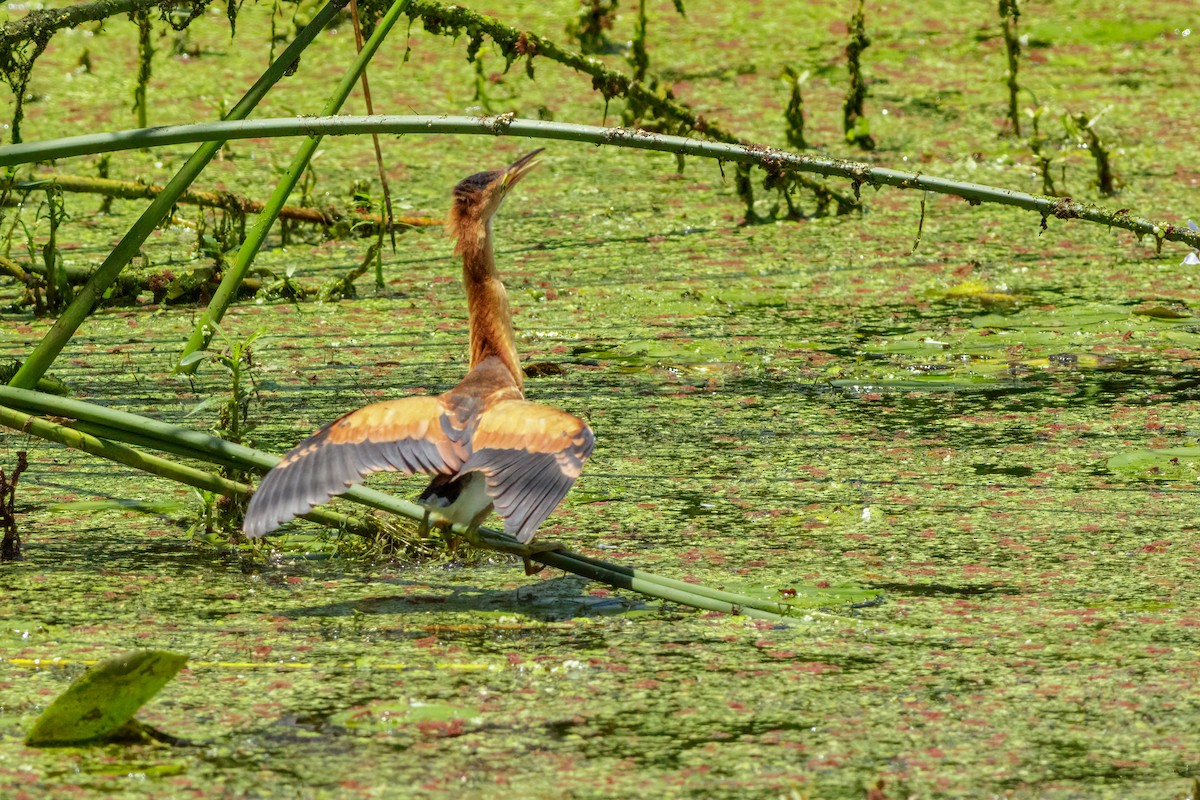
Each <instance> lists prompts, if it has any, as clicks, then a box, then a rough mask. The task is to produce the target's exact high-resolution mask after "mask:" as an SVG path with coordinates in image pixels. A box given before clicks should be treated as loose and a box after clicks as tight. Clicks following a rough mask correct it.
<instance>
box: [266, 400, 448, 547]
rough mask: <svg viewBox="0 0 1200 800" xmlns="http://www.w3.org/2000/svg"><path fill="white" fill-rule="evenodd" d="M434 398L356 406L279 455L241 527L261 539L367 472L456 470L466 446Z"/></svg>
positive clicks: (437, 473)
mask: <svg viewBox="0 0 1200 800" xmlns="http://www.w3.org/2000/svg"><path fill="white" fill-rule="evenodd" d="M445 413H446V407H445V406H444V405H443V403H442V401H441V399H440V398H437V397H424V396H421V397H406V398H404V399H402V400H390V401H388V402H384V403H375V404H373V405H369V406H367V407H366V408H360V409H359V410H358V411H353V412H351V413H349V414H347V415H346V416H344V417H341V418H340V419H337V420H334V421H333V422H331V423H329V424H328V425H326V426H325V427H324V428H321V430H319V431H317V432H316V433H314V434H313V435H312V436H310V437H308V438H307V439H305V440H304V441H303V442H301V443H300V444H298V445H296V447H295V448H294V449H293V450H292V451H291V452H290V453H288V454H287V455H286V456H284V457H283V460H282V461H280V462H279V463H278V464H277V465H275V468H274V469H272V470H271V471H270V472H268V473H267V474H266V476H265V477H264V478H263V480H262V483H261V484H260V485H259V487H258V491H256V492H255V493H254V496H253V497H251V498H250V505H249V507H248V508H247V509H246V522H245V524H244V526H243V528H244V530H245V531H246V535H247V536H251V537H254V536H263V535H265V534H267V533H270V532H271V531H273V530H275V529H276V528H278V527H279V526H280V525H282V524H283V523H285V522H287V521H288V520H290V519H292V518H293V517H297V516H299V515H301V514H306V513H308V512H309V511H310V510H312V508H313V507H314V506H317V505H320V504H321V503H324V502H325V501H326V500H328V499H329V498H331V497H333V496H334V495H338V494H341V493H342V492H344V491H346V489H348V488H349V487H350V486H352V485H354V484H356V483H359V482H360V481H362V480H363V479H364V478H366V477H367V476H368V475H370V474H371V473H372V472H379V471H381V470H396V471H399V472H403V473H405V474H406V475H410V474H412V473H414V472H423V473H425V474H427V475H451V474H454V473H456V472H457V471H458V470H459V469H460V468H461V467H462V466H463V463H464V462H465V461H466V459H467V450H466V447H464V446H463V445H462V444H460V443H459V442H457V441H455V440H454V439H452V438H450V436H448V435H447V428H448V426H444V425H443V417H444V415H445Z"/></svg>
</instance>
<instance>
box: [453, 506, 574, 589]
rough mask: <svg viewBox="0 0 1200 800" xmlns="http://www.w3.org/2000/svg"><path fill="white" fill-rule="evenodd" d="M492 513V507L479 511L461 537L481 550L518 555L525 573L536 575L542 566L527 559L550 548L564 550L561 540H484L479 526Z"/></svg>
mask: <svg viewBox="0 0 1200 800" xmlns="http://www.w3.org/2000/svg"><path fill="white" fill-rule="evenodd" d="M491 513H492V509H490V508H487V509H484V510H483V511H482V512H480V513H479V514H478V515H477V516H476V517H475V518H474V519H473V520H471V523H470V524H469V525H467V529H466V531H465V532H464V533H463V538H464V539H466V540H467V541H468V542H470V543H471V545H473V546H474V547H477V548H479V549H481V550H496V551H499V552H501V553H512V554H513V555H515V556H520V557H521V559H522V560H523V561H524V562H525V574H526V575H536V574H537V573H539V572H541V571H542V569H544V567H541V566H535V565H534V564H533V562H531V561H530V560H529V559H530V557H531V556H535V555H537V554H538V553H549V552H550V551H552V550H564V549H566V548H565V546H564V545H563V544H562V543H561V542H549V541H543V542H529V543H527V544H521V543H519V542H510V541H506V540H503V539H501V540H487V541H485V540H484V539H483V537H482V536H480V535H479V528H480V526H481V525H483V521H484V520H485V519H487V518H488V516H489V515H490V514H491Z"/></svg>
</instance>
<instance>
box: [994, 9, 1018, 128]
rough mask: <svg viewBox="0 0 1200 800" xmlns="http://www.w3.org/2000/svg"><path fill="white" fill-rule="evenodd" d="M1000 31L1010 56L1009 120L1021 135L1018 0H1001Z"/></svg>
mask: <svg viewBox="0 0 1200 800" xmlns="http://www.w3.org/2000/svg"><path fill="white" fill-rule="evenodd" d="M999 12H1000V32H1001V33H1002V34H1003V36H1004V52H1005V55H1006V57H1007V58H1008V66H1007V68H1006V69H1005V71H1004V81H1005V84H1006V85H1007V86H1008V121H1009V123H1011V124H1012V127H1013V134H1014V135H1016V136H1020V135H1021V114H1020V112H1019V111H1018V109H1017V95H1018V94H1019V93H1020V91H1021V87H1020V85H1019V84H1018V83H1017V69H1018V68H1019V67H1020V65H1021V37H1020V36H1019V35H1018V34H1017V23H1018V21H1019V20H1020V18H1021V9H1020V6H1018V0H999Z"/></svg>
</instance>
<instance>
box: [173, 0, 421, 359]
mask: <svg viewBox="0 0 1200 800" xmlns="http://www.w3.org/2000/svg"><path fill="white" fill-rule="evenodd" d="M408 4H409V0H396V1H395V2H394V3H392V7H391V8H389V9H388V11H387V13H386V14H384V15H383V18H382V19H380V20H379V22H378V23H377V24H376V25H375V30H374V31H373V32H372V33H371V38H370V39H368V40H367V43H366V44H364V45H363V48H362V50H360V51H359V52H358V55H357V56H356V57H355V59H354V62H353V63H352V64H351V65H350V67H349V68H348V69H347V70H346V71H345V73H344V74H343V75H342V79H341V80H340V81H339V82H338V85H337V87H336V88H335V89H334V91H333V94H332V96H330V98H329V101H328V102H327V103H326V104H325V109H324V112H323V113H324V114H325V116H331V115H333V114H336V113H337V112H338V110H340V109H341V107H342V105H343V104H344V103H345V102H346V98H348V97H349V96H350V92H351V91H352V90H353V89H354V86H355V84H357V83H358V81H359V78H360V76H361V75H362V73H363V70H364V69H366V68H367V63H368V62H369V61H370V60H371V57H372V56H374V55H375V51H376V50H378V49H379V46H380V45H381V44H383V40H384V39H385V38H387V35H388V33H389V32H390V31H391V30H392V27H393V26H394V25H395V24H396V22H397V21H398V20H399V19H400V15H401V14H403V13H404V11H405V9H406V8H408ZM321 139H322V137H321V136H320V135H310V136H308V137H306V138H305V140H304V141H303V142H302V143H301V145H300V147H299V149H297V151H296V155H295V156H293V158H292V163H291V164H289V165H288V168H287V170H286V171H285V172H284V174H283V177H282V178H280V179H279V183H277V184H276V185H275V191H273V192H272V193H271V196H270V198H269V199H268V200H267V202H266V205H265V206H264V207H263V210H262V211H261V212H260V213H259V215H258V218H257V219H256V220H255V221H254V226H253V227H252V228H251V229H250V230H249V231H248V232H247V234H246V238H245V240H244V241H243V242H242V246H241V248H240V249H239V250H238V254H237V258H235V259H234V260H233V263H232V264H230V265H229V268H228V269H226V270H225V273H224V275H222V276H221V283H220V285H219V286H217V290H216V291H215V292H213V296H212V299H211V300H209V301H208V308H206V309H205V310H204V313H203V314H202V315H201V316H200V320H199V321H198V322H197V323H196V328H195V330H193V331H192V335H191V337H189V338H188V341H187V344H185V345H184V347H183V352H181V353H180V354H179V363H178V364H177V365H176V367H175V371H176V372H178V373H182V374H187V375H191V374H192V373H194V372H195V371H196V366H197V364H198V363H199V362H196V361H193V362H190V363H186V361H187V357H188V356H190V355H191V354H192V353H195V352H197V351H199V350H204V349H205V348H207V347H208V343H209V341H211V340H212V336H213V333H214V331H215V328H214V324H215V323H218V322H220V321H221V319H222V318H223V317H224V316H225V312H226V311H227V310H228V309H229V306H230V305H231V304H232V303H233V301H234V298H235V296H236V295H237V289H238V286H239V285H240V284H241V282H242V279H243V278H245V277H246V272H247V270H249V269H250V264H251V262H253V261H254V257H255V256H256V255H258V251H259V249H260V248H261V247H262V245H263V242H265V241H266V239H267V232H268V231H270V229H271V226H272V225H274V224H275V219H276V217H278V216H279V210H280V209H281V208H283V206H284V204H285V203H286V202H287V199H288V196H289V195H291V193H292V190H293V189H294V188H296V183H297V182H298V181H299V180H300V176H301V175H303V174H304V170H305V169H306V168H307V167H308V164H309V162H310V161H311V160H312V157H313V155H314V154H315V153H316V152H317V148H318V147H319V146H320V144H321Z"/></svg>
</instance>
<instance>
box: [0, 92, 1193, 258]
mask: <svg viewBox="0 0 1200 800" xmlns="http://www.w3.org/2000/svg"><path fill="white" fill-rule="evenodd" d="M367 133H394V134H412V133H423V134H443V133H455V134H473V135H477V136H502V135H503V136H523V137H527V138H531V139H553V140H559V141H571V142H584V143H587V144H595V145H611V146H614V147H634V148H637V149H639V150H655V151H658V152H663V153H674V154H676V155H687V156H698V157H700V158H714V159H717V160H718V161H722V162H725V161H730V162H733V163H737V164H754V165H757V166H760V167H762V168H763V169H765V170H767V171H768V172H770V173H772V174H776V173H790V172H812V173H815V174H818V175H825V176H828V177H835V178H843V179H845V180H849V181H850V182H852V183H853V184H854V185H856V186H862V185H868V186H894V187H896V188H900V189H915V190H917V191H923V192H932V193H935V194H948V195H953V196H955V197H961V198H963V199H964V200H966V201H967V202H969V203H970V204H971V205H979V204H980V203H994V204H998V205H1005V206H1013V207H1016V208H1021V209H1024V210H1027V211H1032V212H1034V213H1035V214H1038V215H1040V216H1041V218H1042V222H1043V224H1044V223H1045V221H1046V220H1047V219H1048V218H1049V217H1057V218H1058V219H1064V220H1066V219H1079V220H1083V221H1085V222H1094V223H1097V224H1100V225H1105V226H1107V227H1110V228H1121V229H1124V230H1128V231H1132V232H1133V233H1135V234H1137V235H1138V236H1150V237H1153V238H1154V239H1155V240H1156V241H1157V242H1159V243H1160V244H1161V242H1163V241H1172V242H1181V243H1183V244H1186V245H1187V246H1189V247H1193V248H1197V249H1200V231H1194V230H1189V229H1188V228H1186V227H1178V226H1175V225H1172V224H1170V223H1166V222H1162V223H1157V222H1154V221H1152V220H1149V219H1146V218H1144V217H1135V216H1133V215H1132V214H1130V213H1129V210H1128V209H1120V210H1118V211H1110V210H1108V209H1106V208H1103V207H1101V206H1097V205H1094V204H1092V203H1086V204H1085V203H1080V202H1079V201H1077V200H1072V199H1071V198H1069V197H1046V196H1042V195H1032V194H1028V193H1026V192H1017V191H1013V190H1011V189H1002V188H999V187H997V186H988V185H986V184H982V183H969V182H967V181H956V180H951V179H949V178H939V177H937V176H934V175H925V174H923V173H919V172H902V171H900V170H895V169H888V168H886V167H873V166H871V165H870V164H867V163H864V162H862V161H847V160H845V159H840V158H832V157H830V156H822V155H811V154H801V153H789V152H787V151H785V150H777V149H775V148H771V147H763V146H760V145H739V144H727V143H725V142H710V141H702V140H697V139H688V138H685V137H682V136H668V135H666V134H658V133H649V132H647V131H643V130H636V129H630V128H602V127H598V126H595V125H575V124H571V123H566V122H546V121H542V120H528V119H515V118H513V117H510V116H507V115H503V116H498V117H451V116H377V117H348V116H347V117H300V118H292V117H289V118H286V119H261V120H244V121H238V122H206V123H200V124H195V125H178V126H170V127H160V128H146V129H142V130H132V131H115V132H111V133H97V134H90V135H87V136H74V137H70V138H66V139H54V140H49V141H44V142H27V143H22V144H19V145H9V146H7V147H0V167H6V166H12V165H15V164H25V163H28V162H31V161H49V160H51V159H57V158H67V157H69V156H78V155H89V154H92V153H101V152H114V151H117V150H132V149H136V148H142V147H155V146H162V145H173V144H181V143H185V142H198V141H204V140H206V139H210V138H221V139H250V138H270V137H278V136H347V135H361V134H367Z"/></svg>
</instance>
